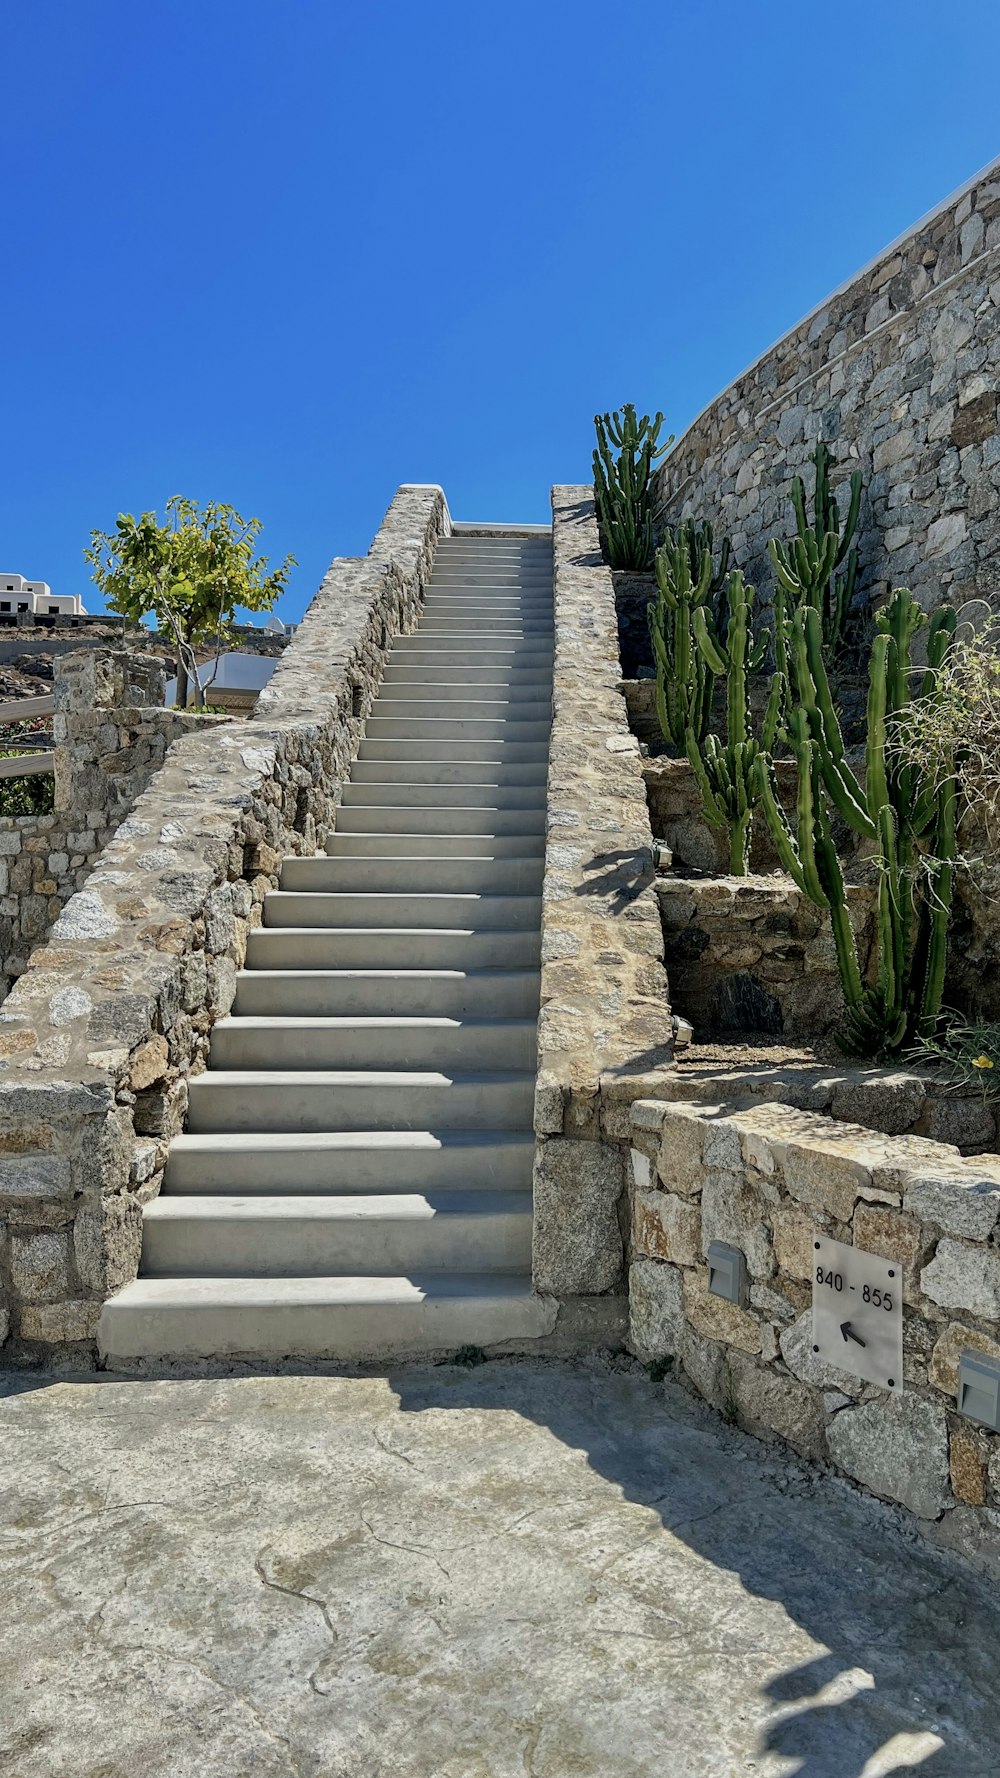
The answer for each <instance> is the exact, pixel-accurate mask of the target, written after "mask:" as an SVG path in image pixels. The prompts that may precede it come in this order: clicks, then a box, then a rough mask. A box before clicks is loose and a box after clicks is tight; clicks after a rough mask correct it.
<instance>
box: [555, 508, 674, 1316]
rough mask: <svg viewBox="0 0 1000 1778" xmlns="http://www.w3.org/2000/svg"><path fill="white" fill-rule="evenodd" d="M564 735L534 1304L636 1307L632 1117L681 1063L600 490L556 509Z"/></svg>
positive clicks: (599, 1309) (558, 690)
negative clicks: (600, 519)
mask: <svg viewBox="0 0 1000 1778" xmlns="http://www.w3.org/2000/svg"><path fill="white" fill-rule="evenodd" d="M552 539H553V561H554V593H555V665H554V686H553V725H552V736H551V741H550V752H549V781H548V817H547V837H546V853H545V879H544V888H543V903H542V990H541V1016H540V1020H539V1037H538V1054H539V1072H538V1081H537V1088H536V1100H535V1133H536V1136H537V1138H538V1146H537V1149H536V1157H535V1176H534V1200H535V1203H534V1258H533V1278H534V1284H535V1288H536V1290H539V1291H543V1292H546V1293H550V1294H551V1295H553V1296H556V1297H559V1298H561V1299H562V1300H563V1301H564V1302H566V1301H568V1300H570V1299H574V1298H575V1299H580V1306H581V1310H582V1311H583V1313H584V1314H586V1312H587V1308H588V1306H589V1307H590V1308H591V1309H593V1311H594V1312H596V1313H598V1314H600V1313H605V1314H606V1313H607V1310H608V1303H607V1301H606V1300H604V1299H608V1298H610V1299H618V1300H620V1299H621V1296H622V1293H623V1292H624V1288H625V1284H624V1237H625V1234H626V1232H627V1218H626V1158H627V1150H628V1139H629V1107H630V1105H631V1102H632V1100H633V1099H636V1098H643V1097H651V1096H653V1095H654V1094H655V1092H656V1086H657V1081H658V1080H659V1079H660V1078H662V1071H663V1070H664V1069H665V1068H667V1067H668V1065H669V1063H670V1060H671V1056H672V1028H671V1013H670V1004H669V997H668V991H667V979H666V973H665V971H664V967H663V936H662V931H661V927H660V916H659V910H658V906H657V902H656V894H655V888H654V882H655V873H654V869H653V855H652V835H651V833H650V827H649V815H648V812H647V808H646V795H645V788H644V784H643V778H642V770H641V762H640V758H639V746H638V742H637V741H636V739H635V737H634V736H633V735H632V734H631V733H630V732H629V725H628V713H627V711H626V708H625V700H624V697H623V695H622V689H621V663H620V660H619V654H618V629H617V619H616V614H615V598H614V588H613V586H612V581H611V574H610V571H609V569H607V568H606V567H605V566H604V563H603V561H602V558H601V551H600V543H599V540H598V535H597V521H596V515H595V511H594V502H593V490H592V489H591V488H589V487H557V488H554V489H553V494H552Z"/></svg>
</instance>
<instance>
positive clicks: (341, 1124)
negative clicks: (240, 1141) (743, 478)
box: [187, 1068, 535, 1134]
mask: <svg viewBox="0 0 1000 1778" xmlns="http://www.w3.org/2000/svg"><path fill="white" fill-rule="evenodd" d="M188 1095H189V1096H188V1123H187V1127H188V1129H189V1130H191V1131H192V1132H193V1133H195V1134H197V1133H198V1132H199V1131H208V1130H215V1131H219V1132H221V1131H224V1130H246V1131H250V1130H289V1131H291V1130H482V1129H490V1130H529V1129H530V1128H531V1122H532V1112H533V1107H534V1096H535V1076H534V1072H533V1071H529V1070H524V1071H518V1072H509V1073H499V1072H493V1071H490V1072H483V1073H474V1072H463V1073H461V1074H459V1073H457V1072H456V1073H451V1074H449V1073H443V1072H437V1071H433V1070H426V1071H423V1072H417V1071H416V1070H410V1069H407V1070H403V1071H398V1072H393V1071H390V1070H388V1069H385V1070H382V1069H374V1068H373V1069H369V1070H363V1069H343V1070H339V1069H331V1070H328V1071H321V1070H318V1069H317V1070H316V1071H315V1072H313V1073H305V1072H301V1071H295V1070H293V1069H281V1070H276V1069H268V1070H260V1071H254V1070H251V1069H242V1068H239V1069H235V1070H230V1071H223V1070H222V1069H215V1068H210V1069H209V1070H208V1071H207V1073H205V1074H199V1075H196V1076H195V1078H194V1079H193V1080H192V1081H191V1082H190V1085H189V1088H188Z"/></svg>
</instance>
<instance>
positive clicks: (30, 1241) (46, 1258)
mask: <svg viewBox="0 0 1000 1778" xmlns="http://www.w3.org/2000/svg"><path fill="white" fill-rule="evenodd" d="M10 1275H11V1282H12V1283H13V1286H14V1289H15V1290H16V1291H17V1292H18V1294H19V1295H20V1297H21V1298H22V1299H23V1300H24V1301H25V1302H33V1303H44V1302H52V1301H53V1300H54V1299H55V1298H56V1297H59V1296H65V1295H66V1293H67V1291H68V1290H69V1288H70V1272H69V1241H68V1238H67V1236H66V1234H65V1232H64V1231H62V1230H59V1231H58V1232H56V1231H51V1232H49V1233H45V1234H36V1235H21V1234H16V1235H14V1237H13V1238H12V1240H11V1243H10Z"/></svg>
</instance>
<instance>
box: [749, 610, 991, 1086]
mask: <svg viewBox="0 0 1000 1778" xmlns="http://www.w3.org/2000/svg"><path fill="white" fill-rule="evenodd" d="M925 622H926V618H925V616H924V613H923V612H922V611H921V609H920V607H919V605H918V604H917V602H916V600H915V599H914V598H913V597H912V596H911V594H910V593H909V592H907V590H906V589H905V588H904V587H897V588H896V590H895V591H894V592H893V594H892V596H891V598H890V600H889V602H888V604H887V605H886V606H885V608H884V609H883V610H882V611H880V612H879V614H878V617H877V619H876V635H875V639H874V642H873V644H872V651H871V658H870V662H869V670H868V712H867V716H868V724H867V740H866V751H865V772H864V780H863V782H862V780H860V779H859V778H858V776H857V775H856V774H855V772H854V771H853V770H852V769H851V767H850V765H849V764H848V761H847V758H846V753H845V749H844V742H843V735H842V732H841V728H840V722H839V718H838V716H837V712H836V709H835V707H834V702H833V697H832V695H831V691H830V683H829V679H828V676H827V672H826V666H825V662H824V658H823V634H822V620H821V618H820V614H819V612H818V611H817V609H816V608H815V607H814V606H812V605H804V606H801V607H800V608H799V610H798V611H797V612H796V613H795V616H794V618H793V619H792V621H791V635H790V647H791V657H792V670H793V675H794V683H795V688H796V691H797V693H798V698H799V702H798V704H797V705H796V707H795V708H794V710H793V711H792V716H791V719H790V723H789V729H788V731H787V738H788V742H789V745H790V747H791V749H792V752H793V754H794V756H795V760H796V764H797V768H798V793H797V801H796V824H795V829H794V831H793V829H792V827H791V825H790V823H789V822H788V820H787V818H786V817H785V814H784V811H783V810H782V809H781V807H780V804H779V803H778V800H777V796H776V794H775V787H774V776H773V767H772V766H771V764H770V761H769V760H767V759H766V758H764V757H762V758H761V759H759V760H758V761H757V763H756V765H755V768H754V770H755V775H756V789H757V793H758V796H759V798H760V801H761V804H762V807H763V811H764V814H765V816H766V819H767V823H768V826H769V828H770V830H771V833H772V835H773V837H774V841H775V845H776V846H777V849H778V855H779V857H780V859H781V862H782V864H783V865H784V867H785V869H786V870H787V871H788V872H789V874H790V875H791V876H792V877H793V878H794V880H795V882H796V883H797V884H798V885H799V887H800V889H802V890H803V891H804V893H805V894H807V895H808V896H809V898H810V900H812V901H814V902H815V903H816V904H817V906H819V907H824V908H828V909H829V912H830V917H831V922H832V928H833V936H834V942H835V945H836V950H837V962H838V967H839V971H840V979H841V986H842V989H843V993H844V1001H845V1004H846V1007H847V1018H846V1025H845V1029H844V1033H843V1036H842V1040H841V1041H842V1046H843V1047H844V1048H845V1049H846V1050H847V1051H848V1052H849V1053H851V1054H855V1055H868V1056H877V1055H881V1054H893V1053H898V1052H899V1050H901V1049H903V1048H905V1047H906V1045H907V1044H909V1043H912V1042H913V1041H914V1040H915V1039H917V1038H919V1037H926V1036H929V1035H930V1034H931V1033H932V1032H933V1030H934V1027H935V1024H936V1022H937V1018H938V1015H939V1012H940V1009H941V996H942V992H943V989H944V971H945V961H946V951H947V939H948V924H949V920H950V916H951V900H952V890H953V884H954V869H955V855H956V826H957V808H956V788H955V780H954V777H953V776H951V777H949V779H948V780H947V782H946V783H945V784H944V785H943V786H941V785H939V783H938V782H937V779H936V777H931V776H930V775H926V776H925V775H924V774H922V773H921V771H920V769H919V767H918V766H916V765H914V764H912V763H907V764H904V763H902V762H899V761H897V760H896V759H895V757H894V755H893V752H892V749H891V747H890V744H889V740H888V725H889V723H890V722H891V721H893V720H896V719H898V718H899V715H900V713H901V712H903V711H904V710H905V709H906V708H907V707H908V706H910V705H911V704H913V703H914V702H919V701H921V700H923V699H925V698H934V697H935V696H936V695H938V694H937V671H938V668H939V667H940V666H941V664H942V662H943V661H944V659H945V657H946V655H947V652H948V649H949V648H950V646H951V642H952V638H953V637H954V634H955V622H956V620H955V612H954V610H953V608H952V607H951V606H948V605H946V606H943V607H942V608H941V609H940V610H938V611H937V612H936V613H935V614H934V617H933V618H932V619H931V624H930V631H929V635H928V643H927V661H928V664H927V667H926V669H925V670H924V671H923V672H922V674H921V675H920V682H919V684H918V685H917V687H916V689H915V690H914V688H913V679H914V669H913V664H912V644H913V639H914V637H915V635H916V634H917V632H918V630H919V629H920V628H921V627H922V626H923V624H924V623H925ZM828 804H829V808H828V806H827V805H828ZM830 808H833V809H835V810H836V811H837V813H838V814H839V815H840V816H841V817H842V818H843V819H844V820H845V821H846V822H847V823H848V825H849V826H850V827H852V828H853V829H854V831H855V832H856V833H858V834H860V835H862V836H863V837H864V838H865V839H866V840H868V841H869V842H870V844H871V846H872V849H873V852H872V859H873V864H874V867H875V869H876V870H877V874H878V893H877V906H876V941H877V942H876V956H875V972H874V980H872V981H867V982H866V981H863V980H862V975H861V969H860V965H859V960H858V953H857V945H856V941H855V935H854V930H853V927H852V925H851V921H850V916H849V913H848V908H847V893H846V889H845V886H844V879H843V872H842V870H841V867H840V860H839V858H838V856H837V851H836V847H835V845H834V843H833V839H832V835H831V830H830V812H829V810H830Z"/></svg>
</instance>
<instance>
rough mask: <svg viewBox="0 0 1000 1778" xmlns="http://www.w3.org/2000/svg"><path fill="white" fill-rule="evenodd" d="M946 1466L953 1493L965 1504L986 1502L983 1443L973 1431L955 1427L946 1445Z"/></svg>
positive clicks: (980, 1504)
mask: <svg viewBox="0 0 1000 1778" xmlns="http://www.w3.org/2000/svg"><path fill="white" fill-rule="evenodd" d="M948 1466H949V1473H950V1476H951V1486H952V1491H953V1493H955V1494H957V1496H958V1498H959V1500H964V1501H965V1503H966V1505H967V1506H985V1504H986V1463H985V1461H984V1453H983V1443H982V1440H981V1439H980V1438H978V1437H977V1435H976V1434H975V1433H973V1432H967V1431H966V1430H965V1429H964V1428H958V1427H956V1428H955V1429H954V1430H953V1432H952V1435H951V1440H950V1442H949V1446H948Z"/></svg>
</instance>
